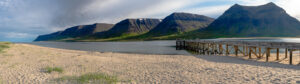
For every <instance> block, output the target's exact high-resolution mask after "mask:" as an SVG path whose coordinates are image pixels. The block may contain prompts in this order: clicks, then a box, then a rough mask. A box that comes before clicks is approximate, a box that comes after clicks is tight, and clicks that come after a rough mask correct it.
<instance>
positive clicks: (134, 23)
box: [96, 18, 160, 38]
mask: <svg viewBox="0 0 300 84" xmlns="http://www.w3.org/2000/svg"><path fill="white" fill-rule="evenodd" d="M159 23H160V19H149V18H145V19H125V20H123V21H121V22H119V23H117V24H116V25H115V26H114V27H113V28H112V29H110V30H108V31H106V32H101V33H97V34H96V36H97V37H98V38H109V37H118V36H122V35H130V34H143V33H146V32H148V31H150V30H151V29H153V28H154V27H155V26H156V25H157V24H159Z"/></svg>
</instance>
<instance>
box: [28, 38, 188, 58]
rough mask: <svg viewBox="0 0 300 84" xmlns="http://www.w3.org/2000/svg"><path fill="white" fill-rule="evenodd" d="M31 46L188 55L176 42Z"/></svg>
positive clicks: (55, 43) (71, 43)
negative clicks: (179, 48)
mask: <svg viewBox="0 0 300 84" xmlns="http://www.w3.org/2000/svg"><path fill="white" fill-rule="evenodd" d="M29 44H34V45H39V46H44V47H52V48H61V49H71V50H83V51H99V52H120V53H139V54H166V55H188V54H189V53H188V52H186V51H184V50H179V51H178V50H176V48H175V46H176V41H143V42H32V43H29Z"/></svg>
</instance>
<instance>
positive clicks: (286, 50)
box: [285, 48, 288, 58]
mask: <svg viewBox="0 0 300 84" xmlns="http://www.w3.org/2000/svg"><path fill="white" fill-rule="evenodd" d="M285 58H288V49H287V48H286V49H285Z"/></svg>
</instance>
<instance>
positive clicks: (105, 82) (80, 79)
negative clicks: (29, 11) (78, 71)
mask: <svg viewBox="0 0 300 84" xmlns="http://www.w3.org/2000/svg"><path fill="white" fill-rule="evenodd" d="M58 81H70V82H73V83H79V84H85V83H94V82H96V83H101V84H116V83H117V82H118V81H119V80H118V78H117V77H116V76H110V75H107V74H103V73H88V74H84V75H81V76H64V77H61V78H59V79H58Z"/></svg>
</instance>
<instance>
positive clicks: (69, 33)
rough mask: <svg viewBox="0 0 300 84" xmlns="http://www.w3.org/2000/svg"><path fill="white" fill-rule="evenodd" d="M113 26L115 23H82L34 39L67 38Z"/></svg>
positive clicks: (81, 35)
mask: <svg viewBox="0 0 300 84" xmlns="http://www.w3.org/2000/svg"><path fill="white" fill-rule="evenodd" d="M112 27H113V24H106V23H96V24H92V25H80V26H75V27H71V28H68V29H66V30H64V31H59V32H55V33H51V34H47V35H40V36H38V37H37V39H35V40H34V41H51V40H63V39H67V38H78V37H85V36H90V35H93V34H95V33H98V32H104V31H107V30H109V29H111V28H112Z"/></svg>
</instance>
